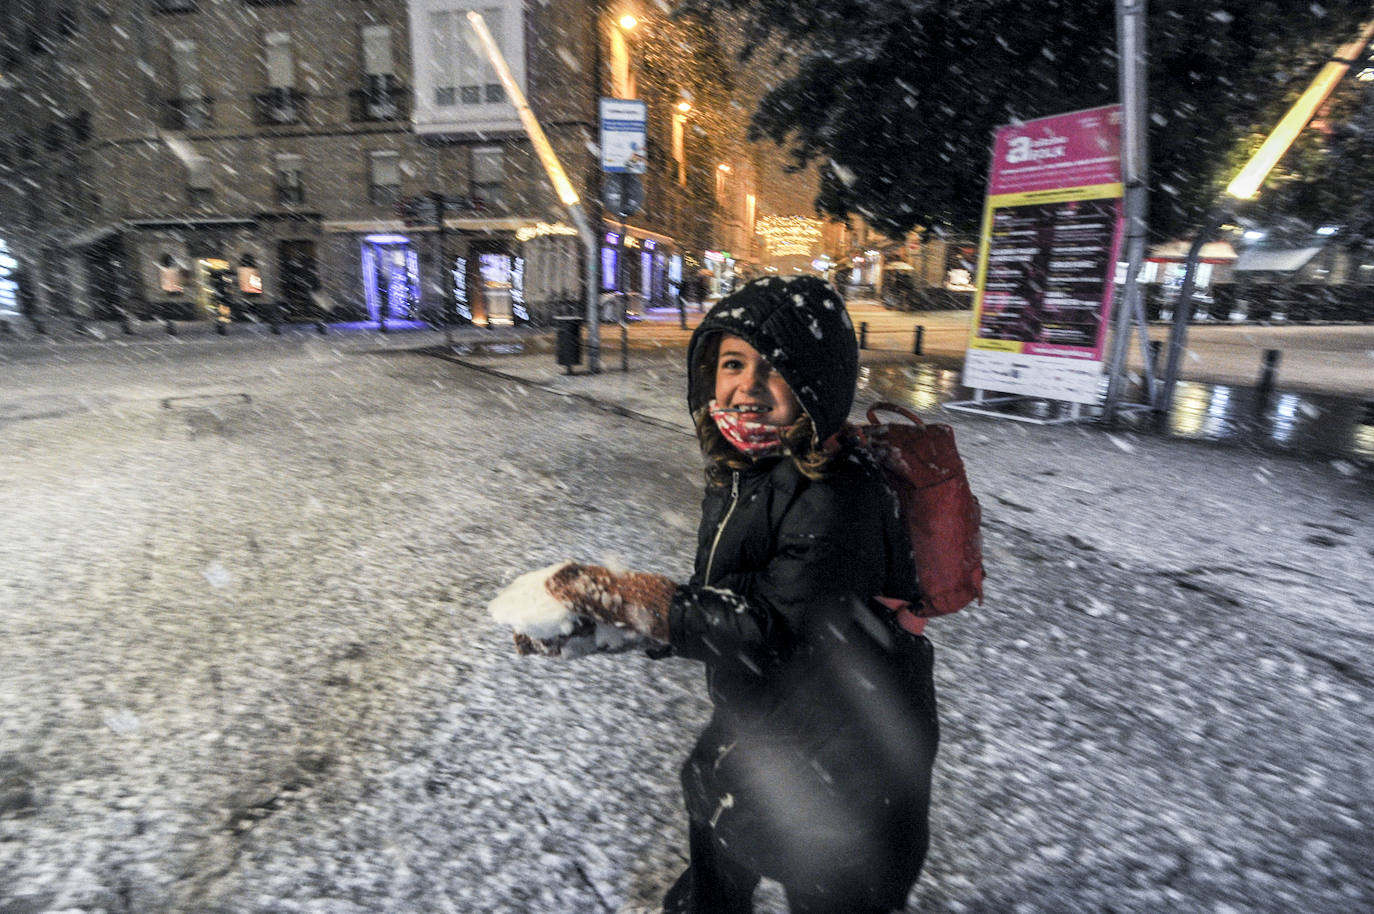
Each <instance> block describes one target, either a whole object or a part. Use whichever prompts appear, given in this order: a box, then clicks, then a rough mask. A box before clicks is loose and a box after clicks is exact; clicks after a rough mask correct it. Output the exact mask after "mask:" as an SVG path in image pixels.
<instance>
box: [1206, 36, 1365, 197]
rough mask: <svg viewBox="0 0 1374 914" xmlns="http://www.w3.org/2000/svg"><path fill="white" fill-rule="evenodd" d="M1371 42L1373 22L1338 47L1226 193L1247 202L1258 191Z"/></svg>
mask: <svg viewBox="0 0 1374 914" xmlns="http://www.w3.org/2000/svg"><path fill="white" fill-rule="evenodd" d="M1371 38H1374V20H1370V21H1369V22H1368V23H1366V24H1365V26H1364V28H1363V29H1361V30H1360V36H1359V37H1358V38H1356V39H1355V40H1354V41H1352V42H1350V43H1348V44H1345V45H1342V46H1341V48H1340V50H1338V51H1337V52H1336V56H1335V57H1333V58H1331V60H1330V61H1328V62H1327V64H1326V66H1324V67H1322V68H1321V72H1319V73H1318V74H1317V78H1316V79H1314V80H1312V85H1310V86H1308V87H1307V91H1306V92H1304V93H1303V94H1302V95H1300V96H1299V97H1298V100H1297V101H1296V102H1294V103H1293V107H1291V108H1289V109H1288V113H1287V114H1285V115H1284V116H1283V120H1281V121H1279V124H1278V126H1277V127H1275V128H1274V129H1273V131H1271V132H1270V134H1269V136H1267V137H1265V139H1264V143H1263V144H1262V145H1261V146H1260V148H1259V149H1257V150H1256V151H1255V154H1254V155H1253V156H1251V157H1250V161H1249V162H1246V163H1245V167H1244V168H1242V169H1241V170H1240V174H1238V175H1236V176H1235V178H1233V179H1232V180H1231V183H1230V184H1229V185H1227V187H1226V193H1228V194H1229V195H1231V196H1232V197H1235V198H1236V199H1237V200H1249V199H1250V198H1251V197H1253V196H1254V195H1255V194H1256V193H1257V192H1258V191H1259V189H1260V185H1261V184H1263V183H1264V179H1265V178H1267V177H1269V172H1271V171H1272V170H1273V169H1274V166H1275V165H1277V164H1278V163H1279V159H1281V158H1283V155H1284V153H1286V152H1287V151H1288V149H1289V147H1291V146H1292V145H1293V141H1294V140H1296V139H1297V138H1298V135H1299V134H1301V133H1302V132H1303V130H1304V129H1305V128H1306V127H1307V124H1308V122H1309V121H1311V120H1312V115H1314V114H1316V113H1317V109H1318V108H1320V107H1321V106H1322V103H1323V102H1325V101H1326V100H1327V98H1328V97H1330V95H1331V91H1332V90H1333V89H1335V88H1336V84H1337V83H1339V82H1340V81H1341V78H1342V77H1344V76H1345V74H1346V73H1347V72H1349V70H1350V65H1351V64H1352V63H1354V62H1355V58H1356V57H1357V56H1359V54H1360V52H1362V51H1363V50H1364V47H1365V45H1367V44H1369V40H1370V39H1371Z"/></svg>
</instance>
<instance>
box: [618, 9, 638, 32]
mask: <svg viewBox="0 0 1374 914" xmlns="http://www.w3.org/2000/svg"><path fill="white" fill-rule="evenodd" d="M637 25H639V20H638V19H636V18H635V17H634V16H631V15H630V14H629V13H626V14H625V15H623V16H621V17H620V27H621V28H622V29H624V30H625V31H627V32H629V31H631V30H633V29H634V27H635V26H637Z"/></svg>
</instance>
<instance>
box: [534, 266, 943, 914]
mask: <svg viewBox="0 0 1374 914" xmlns="http://www.w3.org/2000/svg"><path fill="white" fill-rule="evenodd" d="M688 370H689V372H690V375H689V385H688V403H689V406H690V408H691V410H692V415H693V417H694V419H695V421H696V426H697V433H698V438H699V441H700V443H701V447H702V450H703V453H704V454H705V455H706V459H707V486H706V494H705V499H704V503H703V508H702V520H701V527H700V531H699V537H698V549H697V557H696V570H695V573H694V575H693V576H692V579H691V581H690V582H689V583H688V584H686V585H681V586H679V585H677V584H675V583H674V582H672V581H670V580H668V579H667V578H664V577H662V576H660V575H653V574H645V573H639V572H630V573H619V574H617V573H613V572H611V571H609V570H608V569H605V568H602V567H599V566H587V565H577V564H571V563H569V564H566V565H564V566H562V567H561V568H559V569H557V570H556V571H555V572H554V573H553V574H552V575H551V576H550V577H549V578H548V580H547V582H546V585H545V586H546V589H547V590H548V593H549V594H550V595H552V596H553V597H554V598H555V599H556V600H558V601H560V602H561V603H562V604H563V605H564V606H566V607H567V608H568V609H569V610H570V612H571V613H573V614H575V615H576V616H577V617H579V618H581V619H589V620H595V621H598V622H600V623H603V624H610V625H615V626H620V627H623V628H628V629H632V630H633V631H635V632H637V633H639V634H640V635H642V636H644V637H646V638H649V639H651V640H653V641H655V642H658V643H659V644H661V645H662V648H661V650H660V651H659V653H660V654H661V655H664V656H673V657H682V658H686V659H690V660H696V661H700V662H701V663H703V664H704V665H705V668H706V684H707V689H708V692H709V695H710V698H711V701H712V703H713V706H714V710H713V714H712V717H711V720H710V722H709V723H708V724H707V726H706V729H705V730H704V732H703V733H702V734H701V736H700V738H699V739H698V741H697V744H696V746H695V748H694V749H693V750H692V753H691V755H690V756H689V758H688V759H687V762H686V764H685V765H684V766H683V769H682V785H683V793H684V798H685V802H686V809H687V815H688V835H689V844H690V854H691V863H690V865H689V867H688V868H687V870H686V872H684V873H683V874H682V876H681V877H680V878H679V879H678V880H677V882H676V884H674V885H673V887H672V888H671V889H670V890H669V892H668V894H667V896H666V898H665V899H664V911H665V912H667V914H679V912H683V914H708V912H709V914H736V912H750V911H752V910H753V904H752V900H751V899H752V895H753V893H754V889H755V887H756V886H757V884H758V881H759V878H760V876H767V877H769V878H771V879H774V880H777V881H778V882H780V883H781V884H782V885H783V887H784V888H785V890H786V893H787V897H788V903H789V906H790V908H791V910H792V911H793V912H794V914H841V912H843V914H865V912H871V914H878V912H887V911H892V910H894V909H900V908H901V907H903V906H904V905H905V903H906V897H907V894H908V893H909V891H910V889H911V886H912V885H913V884H914V883H915V881H916V878H917V877H918V876H919V874H920V870H921V865H922V863H923V861H924V858H925V852H926V846H927V843H928V830H927V812H928V808H929V797H930V772H931V766H932V764H933V761H934V756H935V748H936V743H937V739H938V724H937V719H936V709H935V693H934V686H933V681H932V664H933V653H932V649H931V646H930V643H929V641H927V640H926V639H925V638H924V637H922V636H919V635H912V634H909V633H908V632H906V631H905V630H903V629H902V628H901V627H899V626H898V625H896V624H895V622H894V620H893V618H892V615H891V613H890V612H889V611H888V610H886V609H884V608H883V607H882V606H881V605H879V604H878V603H876V602H875V601H874V599H873V598H875V597H878V596H883V597H891V598H895V599H901V600H910V601H912V602H915V601H916V600H917V599H918V596H919V584H918V581H917V578H916V569H915V566H914V562H913V560H912V556H911V548H910V541H909V538H908V534H907V532H906V525H905V523H904V520H903V518H902V516H901V512H900V510H899V508H898V506H897V503H896V500H895V498H894V496H893V494H892V492H891V491H890V489H889V488H888V486H887V484H886V483H885V482H884V480H883V478H882V476H881V471H880V470H879V469H878V467H877V466H876V465H875V464H874V462H873V461H872V459H871V458H870V457H869V456H868V454H867V453H866V452H865V451H863V449H862V448H861V447H860V446H859V445H858V444H857V442H856V441H855V440H854V439H853V438H852V436H850V435H849V434H848V433H846V432H845V429H844V424H845V421H846V419H847V417H848V414H849V410H850V407H851V405H852V402H853V396H854V389H855V384H856V381H857V376H858V348H857V346H856V344H855V340H854V332H853V325H852V323H851V322H850V319H849V316H848V314H847V312H846V311H845V309H844V304H843V302H842V301H841V299H840V297H839V295H838V294H837V293H836V292H835V290H834V289H833V288H832V287H831V286H829V285H828V284H826V283H825V282H823V281H821V280H819V279H816V278H814V277H798V278H795V279H790V280H784V279H780V278H766V279H759V280H754V281H752V282H749V283H747V284H746V285H745V286H743V287H742V288H741V289H740V290H739V291H738V292H736V293H734V294H733V295H730V296H728V297H727V298H725V299H723V300H722V301H721V302H720V303H718V304H717V305H716V306H715V307H714V308H713V309H712V310H711V312H710V313H709V314H708V315H707V316H706V317H705V318H704V319H703V321H702V323H701V325H700V326H699V327H698V328H697V330H696V332H695V333H694V334H693V337H692V340H691V344H690V346H689V349H688ZM524 644H525V645H527V646H533V647H536V648H538V647H539V645H536V644H533V643H532V642H530V641H528V640H526V641H524ZM555 649H556V648H555Z"/></svg>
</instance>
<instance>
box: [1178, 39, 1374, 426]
mask: <svg viewBox="0 0 1374 914" xmlns="http://www.w3.org/2000/svg"><path fill="white" fill-rule="evenodd" d="M1371 39H1374V19H1372V20H1370V21H1369V22H1366V23H1365V24H1364V25H1362V26H1361V27H1360V34H1359V36H1358V37H1357V38H1355V39H1354V40H1353V41H1350V42H1348V43H1346V44H1344V45H1342V46H1341V47H1340V48H1339V49H1338V50H1337V51H1336V54H1335V56H1334V57H1332V58H1331V59H1330V60H1329V61H1327V63H1326V65H1325V66H1323V67H1322V68H1321V70H1320V71H1319V72H1318V73H1317V76H1316V78H1315V79H1313V80H1312V84H1311V85H1309V86H1308V87H1307V89H1306V91H1304V92H1303V94H1302V95H1300V96H1298V100H1297V101H1295V102H1294V103H1293V106H1292V107H1291V108H1289V109H1288V113H1287V114H1285V115H1284V116H1283V119H1282V120H1280V121H1279V123H1278V125H1277V126H1276V127H1275V128H1274V129H1273V130H1272V131H1271V132H1270V134H1269V136H1267V137H1265V139H1264V142H1263V143H1262V144H1260V148H1259V149H1257V150H1256V151H1255V154H1254V155H1253V156H1251V157H1250V161H1248V162H1246V163H1245V167H1244V168H1242V169H1241V170H1240V172H1239V173H1238V174H1237V175H1236V176H1235V177H1234V178H1232V179H1231V183H1230V184H1228V185H1227V186H1226V192H1225V194H1223V195H1222V199H1221V200H1220V201H1219V202H1218V203H1217V204H1216V205H1215V206H1214V207H1213V208H1212V212H1211V213H1210V214H1209V216H1208V220H1207V224H1206V225H1205V226H1204V227H1203V229H1202V231H1200V232H1198V235H1197V237H1196V238H1194V239H1193V244H1192V246H1191V247H1190V248H1189V249H1188V260H1187V265H1186V266H1185V267H1184V272H1183V287H1182V288H1181V289H1180V290H1179V293H1178V302H1177V304H1175V305H1174V325H1173V329H1172V331H1171V332H1170V334H1169V358H1168V363H1167V365H1166V366H1165V369H1164V376H1163V378H1162V379H1161V383H1160V395H1159V400H1158V402H1157V403H1156V404H1155V410H1156V411H1157V412H1158V413H1160V414H1161V415H1164V416H1168V415H1169V410H1170V409H1171V408H1172V407H1173V402H1174V386H1175V385H1176V384H1177V383H1178V372H1179V362H1180V361H1181V360H1182V357H1183V348H1184V345H1185V344H1186V342H1187V339H1188V321H1189V320H1191V319H1192V316H1193V286H1194V282H1195V278H1196V276H1197V262H1198V257H1199V256H1200V254H1201V252H1202V246H1203V245H1204V244H1206V243H1207V242H1208V241H1209V240H1211V238H1212V236H1213V235H1214V234H1216V232H1217V230H1218V229H1220V228H1221V227H1222V226H1223V225H1225V224H1226V222H1227V221H1228V220H1229V219H1231V218H1232V217H1233V215H1234V211H1235V209H1236V208H1237V207H1238V206H1240V205H1241V204H1243V203H1245V202H1247V201H1249V200H1251V199H1253V198H1254V196H1255V194H1257V193H1259V189H1260V185H1262V184H1263V183H1264V179H1265V178H1267V177H1268V176H1269V172H1271V171H1272V170H1273V169H1274V166H1276V165H1277V164H1278V163H1279V160H1280V159H1282V158H1283V156H1284V153H1286V152H1288V150H1289V148H1290V147H1291V146H1292V145H1293V143H1294V141H1295V140H1297V138H1298V135H1299V134H1301V133H1302V131H1303V130H1304V129H1305V128H1306V127H1307V124H1308V122H1309V121H1311V120H1312V116H1313V115H1314V114H1316V113H1317V109H1318V108H1320V107H1321V106H1322V104H1323V103H1324V102H1325V101H1326V100H1327V98H1328V97H1329V96H1330V95H1331V92H1332V91H1333V90H1334V89H1335V88H1336V84H1337V83H1339V82H1340V81H1341V78H1342V77H1344V76H1345V74H1346V73H1348V72H1349V71H1350V65H1351V64H1352V63H1354V62H1355V60H1356V58H1358V57H1359V55H1360V53H1361V52H1362V51H1364V49H1365V46H1366V45H1368V44H1369V42H1370V40H1371Z"/></svg>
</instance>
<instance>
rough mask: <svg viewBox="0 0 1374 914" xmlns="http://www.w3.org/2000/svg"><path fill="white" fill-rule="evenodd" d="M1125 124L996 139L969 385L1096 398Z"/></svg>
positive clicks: (1073, 120)
mask: <svg viewBox="0 0 1374 914" xmlns="http://www.w3.org/2000/svg"><path fill="white" fill-rule="evenodd" d="M1120 121H1121V119H1120V108H1119V106H1116V105H1112V106H1109V107H1105V108H1094V109H1090V110H1088V111H1078V112H1073V113H1071V114H1061V115H1056V116H1054V117H1048V118H1041V119H1039V120H1034V121H1029V122H1027V123H1024V124H1017V125H1013V126H1008V127H1003V128H1001V129H999V130H998V131H997V136H996V139H995V141H994V144H993V162H992V168H991V170H990V173H989V175H988V197H987V204H986V206H985V209H984V216H983V232H982V238H981V245H980V252H979V266H978V281H977V284H978V292H977V294H976V296H975V299H974V315H973V325H972V329H971V336H970V341H969V351H968V354H967V358H966V361H965V382H964V383H965V385H966V386H969V387H974V388H976V389H987V390H1003V391H1010V392H1014V393H1027V394H1033V395H1036V396H1047V397H1055V398H1058V399H1067V400H1073V401H1076V402H1092V401H1093V400H1094V399H1096V397H1097V387H1098V384H1097V382H1098V380H1099V378H1100V376H1101V361H1102V354H1103V350H1104V348H1105V343H1106V334H1107V327H1108V322H1109V319H1110V315H1111V302H1112V291H1113V289H1112V278H1113V276H1114V274H1115V270H1116V261H1117V257H1118V254H1119V249H1120V244H1121V229H1122V201H1121V197H1122V185H1121V167H1120Z"/></svg>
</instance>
